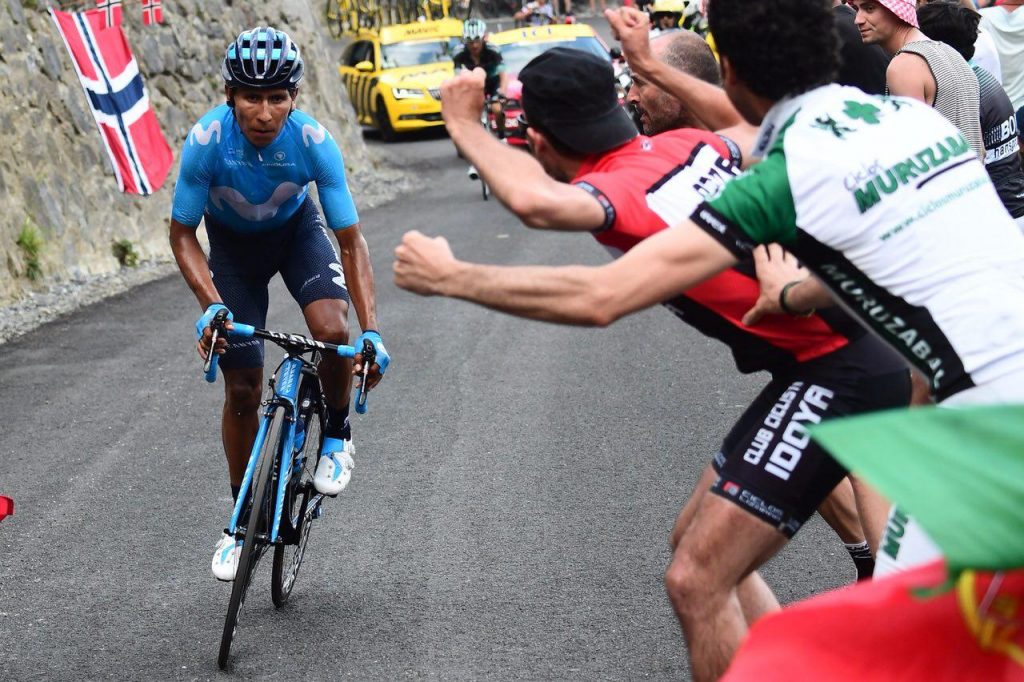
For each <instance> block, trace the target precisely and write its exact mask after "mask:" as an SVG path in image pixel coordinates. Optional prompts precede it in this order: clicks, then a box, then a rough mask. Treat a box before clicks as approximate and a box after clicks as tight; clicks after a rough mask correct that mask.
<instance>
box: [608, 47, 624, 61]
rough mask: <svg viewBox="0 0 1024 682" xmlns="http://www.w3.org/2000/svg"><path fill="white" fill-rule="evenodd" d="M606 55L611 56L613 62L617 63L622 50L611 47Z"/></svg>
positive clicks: (620, 57)
mask: <svg viewBox="0 0 1024 682" xmlns="http://www.w3.org/2000/svg"><path fill="white" fill-rule="evenodd" d="M608 54H609V55H611V58H612V60H613V61H616V62H617V61H619V60H620V59H622V50H620V49H619V48H617V47H613V48H612V49H610V50H608Z"/></svg>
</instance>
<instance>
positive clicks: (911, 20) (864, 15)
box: [848, 0, 985, 159]
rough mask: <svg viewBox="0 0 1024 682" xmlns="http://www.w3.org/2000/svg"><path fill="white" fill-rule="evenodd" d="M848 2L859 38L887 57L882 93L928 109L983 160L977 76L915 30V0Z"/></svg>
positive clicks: (953, 53) (949, 51) (943, 47)
mask: <svg viewBox="0 0 1024 682" xmlns="http://www.w3.org/2000/svg"><path fill="white" fill-rule="evenodd" d="M848 4H849V5H850V6H851V7H852V8H853V9H855V10H857V17H856V19H855V22H856V24H857V28H858V29H860V36H861V39H862V40H863V41H864V42H865V43H867V44H874V45H880V46H881V47H882V49H883V50H885V51H886V52H887V53H888V54H890V55H892V61H891V62H889V68H888V69H887V70H886V75H885V80H886V90H887V92H888V94H890V95H899V96H902V97H912V98H914V99H916V100H919V101H921V102H924V103H925V104H927V105H928V106H930V107H934V109H935V110H936V111H938V112H939V113H940V114H942V115H943V116H945V117H946V118H947V119H949V121H950V122H951V123H952V124H953V125H955V126H956V127H957V128H958V129H959V130H960V132H961V133H963V136H964V138H965V139H966V140H967V142H968V143H969V144H970V145H971V149H973V150H974V153H975V154H977V155H978V158H979V159H984V158H985V144H984V142H983V140H982V135H981V121H980V118H979V116H978V106H979V105H978V102H979V100H980V94H979V92H978V91H979V87H978V79H977V78H975V76H974V73H973V72H972V71H971V67H970V66H968V64H967V62H966V61H965V60H964V58H963V57H961V56H960V55H959V54H957V52H956V50H954V49H953V48H951V47H950V46H948V45H945V44H943V43H939V42H936V41H934V40H929V39H928V37H927V36H926V35H925V34H924V33H922V32H921V29H920V27H919V25H918V22H917V7H916V2H915V0H851V1H850V2H849V3H848Z"/></svg>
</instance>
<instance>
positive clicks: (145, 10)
mask: <svg viewBox="0 0 1024 682" xmlns="http://www.w3.org/2000/svg"><path fill="white" fill-rule="evenodd" d="M142 23H143V24H144V25H145V26H149V25H150V24H162V23H164V8H163V7H161V0H142Z"/></svg>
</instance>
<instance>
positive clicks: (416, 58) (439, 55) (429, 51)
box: [380, 38, 460, 69]
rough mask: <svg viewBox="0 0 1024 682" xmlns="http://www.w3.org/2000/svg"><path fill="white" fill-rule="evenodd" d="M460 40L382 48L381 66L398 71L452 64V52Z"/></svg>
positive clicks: (393, 44)
mask: <svg viewBox="0 0 1024 682" xmlns="http://www.w3.org/2000/svg"><path fill="white" fill-rule="evenodd" d="M459 42H460V40H459V39H458V38H448V39H444V40H417V41H406V42H403V43H392V44H391V45H381V46H380V59H381V66H383V67H384V68H385V69H397V68H400V67H402V66H418V65H420V64H434V63H436V62H450V61H451V60H452V52H454V51H455V47H456V46H457V45H458V44H459Z"/></svg>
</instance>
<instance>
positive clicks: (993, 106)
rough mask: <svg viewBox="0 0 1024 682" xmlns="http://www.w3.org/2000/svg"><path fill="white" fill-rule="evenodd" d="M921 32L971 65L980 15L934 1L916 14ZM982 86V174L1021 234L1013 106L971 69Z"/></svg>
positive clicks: (1022, 186) (1023, 218) (989, 79)
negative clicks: (989, 180) (985, 173)
mask: <svg viewBox="0 0 1024 682" xmlns="http://www.w3.org/2000/svg"><path fill="white" fill-rule="evenodd" d="M917 18H918V21H919V22H920V23H921V30H922V31H924V33H925V35H927V36H928V37H929V38H931V39H933V40H939V41H941V42H943V43H946V44H947V45H949V46H950V47H952V48H953V49H954V50H956V51H957V52H959V53H960V54H961V55H962V56H963V58H964V59H966V60H968V61H971V56H972V55H973V53H974V45H975V42H974V37H975V36H976V35H977V32H978V22H979V21H980V19H981V15H980V14H978V13H977V12H975V11H974V10H972V9H968V8H966V7H964V6H963V5H962V4H961V3H958V2H955V1H954V0H936V1H935V2H931V3H926V4H925V5H924V6H922V7H921V8H920V9H918V10H917ZM971 68H972V69H973V70H974V73H975V75H976V76H977V77H978V83H979V85H980V86H981V128H982V133H983V135H984V138H985V170H987V171H988V174H989V177H990V178H992V184H993V185H995V187H996V191H997V192H998V193H999V199H1000V200H1001V201H1002V202H1003V206H1005V207H1006V210H1007V211H1008V212H1009V213H1010V215H1011V216H1012V217H1013V219H1014V220H1016V221H1017V224H1018V225H1020V226H1021V229H1022V230H1024V170H1022V169H1021V158H1020V153H1019V152H1020V142H1019V140H1018V137H1017V121H1016V119H1015V117H1014V109H1013V105H1012V104H1011V103H1010V98H1009V97H1008V96H1007V94H1006V91H1005V90H1003V88H1002V86H1001V85H999V82H998V81H996V79H995V77H994V76H992V74H990V73H989V72H988V71H986V70H985V69H983V68H981V67H980V66H978V65H974V66H972V67H971Z"/></svg>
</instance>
